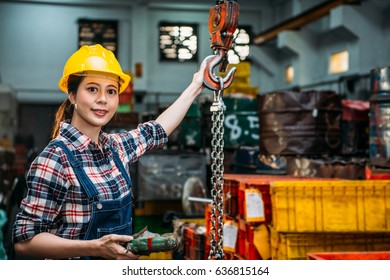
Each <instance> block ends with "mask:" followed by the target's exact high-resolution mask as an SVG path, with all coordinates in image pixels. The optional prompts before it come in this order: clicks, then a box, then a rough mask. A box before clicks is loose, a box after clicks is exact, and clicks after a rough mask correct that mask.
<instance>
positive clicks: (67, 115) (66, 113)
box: [51, 75, 84, 139]
mask: <svg viewBox="0 0 390 280" xmlns="http://www.w3.org/2000/svg"><path fill="white" fill-rule="evenodd" d="M83 79H84V77H83V76H76V75H70V76H69V78H68V94H73V95H76V93H77V90H78V88H79V85H80V84H81V82H82V81H83ZM73 110H74V106H73V104H72V103H70V101H69V99H68V98H67V99H66V100H65V101H64V102H63V103H62V104H61V106H60V107H59V108H58V110H57V112H56V116H55V120H54V126H53V132H52V134H51V138H52V139H54V138H56V137H57V136H58V134H59V132H60V123H61V122H62V121H64V120H71V119H72V116H73Z"/></svg>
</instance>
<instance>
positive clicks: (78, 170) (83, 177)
mask: <svg viewBox="0 0 390 280" xmlns="http://www.w3.org/2000/svg"><path fill="white" fill-rule="evenodd" d="M48 146H49V147H56V146H57V147H60V148H61V149H62V150H63V151H64V152H65V154H66V156H67V157H68V160H69V162H70V164H71V165H72V167H73V170H74V172H75V174H76V177H77V179H78V180H79V182H80V186H81V188H82V189H83V190H84V191H85V193H86V195H87V196H88V197H89V198H94V197H97V196H98V192H97V190H96V188H95V186H94V184H93V183H92V181H91V180H90V179H89V177H88V176H87V174H86V173H85V171H84V168H83V164H82V162H81V161H80V160H78V159H77V158H76V157H75V156H74V154H73V153H72V152H71V151H70V150H69V148H68V147H67V146H66V145H65V143H64V142H62V141H60V140H53V141H51V142H50V143H49V145H48Z"/></svg>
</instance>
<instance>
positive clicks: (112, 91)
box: [107, 89, 117, 94]
mask: <svg viewBox="0 0 390 280" xmlns="http://www.w3.org/2000/svg"><path fill="white" fill-rule="evenodd" d="M107 93H108V94H116V93H117V91H116V89H109V90H108V91H107Z"/></svg>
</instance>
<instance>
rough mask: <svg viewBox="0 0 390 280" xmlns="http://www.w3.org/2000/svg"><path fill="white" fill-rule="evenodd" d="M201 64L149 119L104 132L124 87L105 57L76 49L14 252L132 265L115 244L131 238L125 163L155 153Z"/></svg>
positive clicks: (188, 97) (199, 85)
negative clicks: (168, 102) (128, 128)
mask: <svg viewBox="0 0 390 280" xmlns="http://www.w3.org/2000/svg"><path fill="white" fill-rule="evenodd" d="M204 69H205V63H202V65H201V69H200V70H199V72H197V73H195V74H194V76H193V80H192V82H191V84H190V85H189V86H188V87H187V88H186V89H185V90H184V92H183V93H182V94H181V95H180V97H179V98H178V99H177V100H176V101H175V102H174V103H173V104H172V105H171V106H170V107H169V108H168V109H167V110H166V111H164V112H163V113H162V114H161V115H160V116H159V117H158V118H157V119H156V120H155V121H150V122H146V123H143V124H140V125H138V127H137V128H136V129H134V130H133V131H129V132H126V133H121V134H106V133H104V132H102V127H103V126H104V125H105V124H107V123H108V122H109V121H110V119H111V118H112V117H113V116H114V114H115V112H116V110H117V107H118V102H119V94H120V93H121V92H122V91H124V90H125V88H126V87H127V85H128V83H129V80H130V78H129V76H127V75H125V74H124V73H123V72H122V69H121V67H120V65H119V63H118V61H117V60H116V58H115V56H114V55H113V53H112V52H110V51H108V50H106V49H105V48H103V47H102V46H100V45H94V46H83V47H81V48H80V49H79V50H78V51H76V52H75V53H74V54H73V55H72V56H71V57H70V58H69V59H68V61H67V62H66V64H65V67H64V75H63V77H62V78H61V80H60V81H59V87H60V89H61V90H62V91H64V92H66V93H67V94H68V99H67V100H66V101H65V102H64V103H63V104H62V105H61V107H60V108H59V110H58V112H57V115H56V123H55V127H54V130H53V140H52V141H51V142H50V143H49V145H48V146H47V147H46V148H45V149H44V150H43V151H42V153H41V154H40V155H39V156H38V157H37V158H36V159H35V160H34V162H33V163H32V165H31V168H30V170H29V173H28V176H27V182H28V193H27V197H26V198H25V199H24V200H23V201H22V203H21V209H22V211H21V213H20V214H19V215H18V216H17V220H16V222H15V225H14V230H13V241H14V243H15V250H16V253H17V254H20V255H29V256H33V257H38V258H50V259H65V258H104V259H137V258H138V257H137V256H135V255H134V254H132V253H131V252H127V251H126V250H125V249H124V247H123V246H122V245H120V243H126V242H129V241H130V240H131V239H132V237H131V236H130V235H131V234H132V229H131V219H132V213H131V210H132V193H131V180H130V177H129V170H128V168H126V167H128V164H129V163H133V162H135V161H136V160H137V159H138V158H139V157H140V156H141V155H142V154H144V153H145V152H146V151H147V150H150V149H156V148H161V147H162V146H163V145H164V144H165V143H166V142H167V141H168V136H169V135H170V134H171V132H172V131H173V130H174V129H175V128H176V127H177V126H178V125H179V124H180V122H181V121H182V119H183V118H184V116H185V114H186V112H187V110H188V109H189V107H190V106H191V104H192V102H193V101H194V100H195V98H196V97H197V96H198V95H199V94H200V93H201V91H202V89H203V72H204Z"/></svg>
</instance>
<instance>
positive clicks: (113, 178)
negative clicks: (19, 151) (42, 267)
mask: <svg viewBox="0 0 390 280" xmlns="http://www.w3.org/2000/svg"><path fill="white" fill-rule="evenodd" d="M57 139H59V140H62V141H64V142H65V144H66V145H67V147H68V148H69V149H70V151H74V150H77V151H78V153H79V154H81V156H82V159H81V160H82V162H83V168H84V170H85V172H86V174H87V176H88V177H89V178H90V179H91V181H92V182H93V183H94V185H95V186H96V188H97V190H98V193H99V196H100V198H101V199H104V200H108V199H117V198H121V197H123V196H125V195H126V194H128V193H129V192H130V191H131V190H130V188H129V186H128V185H127V183H126V181H125V178H124V177H123V176H122V174H121V173H120V172H119V170H118V168H117V166H116V165H115V162H114V160H113V155H112V152H111V150H110V149H109V147H110V146H111V145H112V146H113V147H114V149H118V153H119V156H120V159H121V160H122V162H123V164H124V166H125V167H126V168H127V169H128V168H129V163H133V162H135V161H136V160H137V159H138V158H139V157H140V156H141V155H142V154H144V153H145V152H146V151H147V150H150V149H155V148H161V147H162V146H163V145H164V144H165V143H166V142H167V141H168V138H167V135H166V133H165V131H164V129H163V128H162V127H161V125H160V124H158V123H157V122H155V121H150V122H146V123H143V124H140V125H138V127H137V129H134V130H132V131H129V132H125V133H120V134H107V133H104V132H101V133H100V135H99V143H100V144H101V146H102V148H103V153H102V152H101V150H100V149H99V147H98V146H97V145H96V144H95V143H93V142H92V141H91V139H90V138H88V137H87V136H85V135H83V134H82V133H81V132H80V131H79V130H77V129H76V128H75V127H74V126H72V125H71V124H68V123H65V122H63V123H61V128H60V134H59V136H58V137H57ZM128 171H129V170H128ZM27 186H28V192H27V197H26V198H25V199H24V200H23V201H22V203H21V209H22V211H21V212H20V213H19V214H18V216H17V219H16V222H15V225H14V229H13V241H14V242H15V243H16V242H19V241H22V240H26V239H30V238H32V237H33V236H34V235H36V234H38V233H40V232H50V233H53V234H56V235H58V236H61V237H63V238H67V239H82V238H83V237H84V234H85V232H86V230H87V227H88V222H89V220H90V217H91V211H92V205H91V203H90V202H89V200H88V198H87V196H86V195H85V194H84V192H83V191H82V189H81V187H80V184H79V182H78V180H77V178H76V175H75V173H74V171H73V168H72V166H71V165H70V163H69V161H68V159H67V157H66V155H65V152H64V151H63V150H62V149H61V148H59V147H46V148H45V149H44V150H43V151H42V153H41V154H40V155H39V156H38V157H37V158H36V159H35V160H34V162H33V163H32V164H31V167H30V170H29V173H28V174H27Z"/></svg>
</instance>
